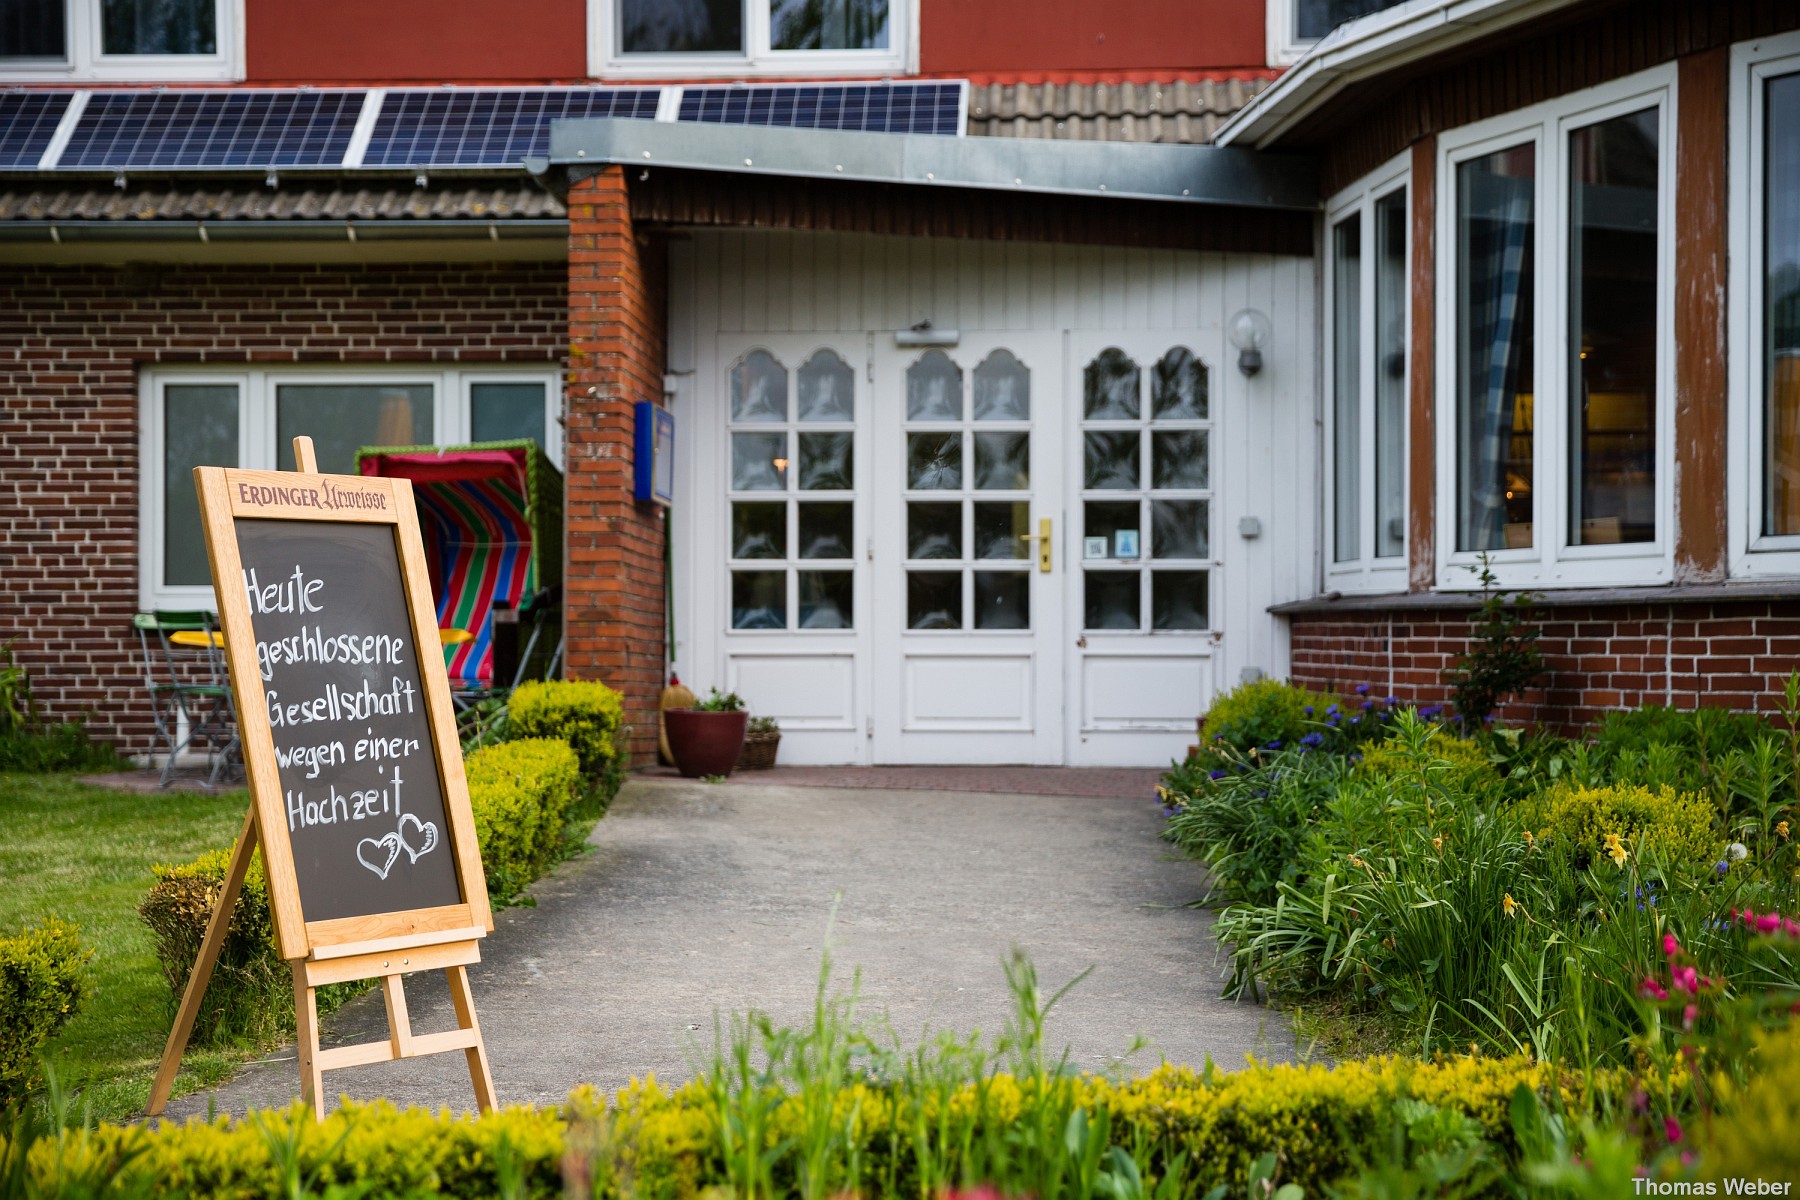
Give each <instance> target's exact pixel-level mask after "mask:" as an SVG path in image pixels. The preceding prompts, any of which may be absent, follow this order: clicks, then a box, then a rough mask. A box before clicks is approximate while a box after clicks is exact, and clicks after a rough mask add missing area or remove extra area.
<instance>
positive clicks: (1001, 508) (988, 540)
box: [975, 500, 1031, 558]
mask: <svg viewBox="0 0 1800 1200" xmlns="http://www.w3.org/2000/svg"><path fill="white" fill-rule="evenodd" d="M1030 532H1031V505H1029V504H1027V503H1026V502H1024V501H1023V500H1021V501H1017V502H1006V503H1001V504H995V503H992V502H989V503H985V504H977V505H975V557H976V558H1029V557H1031V543H1030V542H1028V541H1026V540H1025V536H1024V535H1025V534H1027V533H1030Z"/></svg>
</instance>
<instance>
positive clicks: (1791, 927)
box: [1781, 917, 1800, 937]
mask: <svg viewBox="0 0 1800 1200" xmlns="http://www.w3.org/2000/svg"><path fill="white" fill-rule="evenodd" d="M1781 932H1783V933H1785V934H1787V935H1788V936H1789V937H1800V921H1796V920H1794V918H1792V917H1789V918H1787V919H1786V920H1784V921H1783V922H1782V923H1781Z"/></svg>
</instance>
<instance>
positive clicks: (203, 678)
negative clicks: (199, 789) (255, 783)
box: [131, 611, 242, 787]
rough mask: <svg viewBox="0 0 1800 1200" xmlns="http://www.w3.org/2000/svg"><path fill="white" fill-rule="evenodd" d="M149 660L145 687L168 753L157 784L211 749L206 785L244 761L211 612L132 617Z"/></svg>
mask: <svg viewBox="0 0 1800 1200" xmlns="http://www.w3.org/2000/svg"><path fill="white" fill-rule="evenodd" d="M131 625H132V628H133V629H134V630H135V631H136V632H137V638H138V648H139V650H140V651H141V652H142V657H143V661H144V689H145V691H146V692H148V693H149V696H150V709H151V712H152V714H153V715H154V716H155V718H156V736H157V741H158V743H159V744H160V745H161V747H162V748H163V749H164V751H165V752H166V755H167V757H166V758H165V760H164V763H163V770H162V778H161V779H160V780H159V781H158V786H160V787H168V786H169V782H170V781H171V780H172V779H173V778H174V777H175V767H176V763H177V761H178V760H179V759H180V757H181V755H182V754H183V753H184V752H186V751H188V750H191V749H194V748H196V747H199V748H202V749H204V750H205V752H206V756H207V763H208V771H207V779H206V785H207V786H208V787H213V786H216V785H217V784H218V782H219V781H220V779H221V778H223V777H224V776H225V775H226V774H227V773H228V772H229V771H231V770H233V769H234V767H235V765H236V764H239V763H241V761H242V756H241V754H240V752H239V743H238V732H237V716H236V713H235V712H234V711H233V709H232V704H231V684H230V682H229V680H228V679H227V676H226V673H225V651H224V648H223V645H222V641H223V639H222V637H221V636H220V635H219V633H218V627H217V624H216V623H215V621H214V618H213V615H212V614H211V613H210V612H205V611H194V612H164V611H159V612H154V613H139V614H137V616H135V617H133V618H132V621H131Z"/></svg>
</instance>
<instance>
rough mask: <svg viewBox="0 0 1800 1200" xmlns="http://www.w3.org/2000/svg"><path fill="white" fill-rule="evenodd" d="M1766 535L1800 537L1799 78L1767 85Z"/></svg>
mask: <svg viewBox="0 0 1800 1200" xmlns="http://www.w3.org/2000/svg"><path fill="white" fill-rule="evenodd" d="M1764 87H1765V91H1764V92H1763V98H1764V100H1765V101H1766V104H1767V108H1766V110H1765V111H1766V118H1765V119H1766V121H1767V125H1768V128H1767V131H1766V132H1765V135H1764V138H1765V140H1764V147H1763V153H1764V154H1765V156H1766V157H1767V160H1768V161H1767V166H1766V172H1765V178H1764V181H1763V197H1762V199H1763V256H1764V261H1763V262H1762V263H1761V264H1760V266H1761V269H1762V271H1763V311H1762V314H1761V315H1762V338H1763V344H1762V353H1763V361H1762V369H1763V389H1764V395H1765V400H1764V405H1765V407H1764V409H1763V445H1762V448H1761V455H1762V467H1763V488H1762V491H1763V496H1762V510H1763V517H1762V531H1763V533H1765V534H1767V535H1769V536H1771V537H1782V536H1787V535H1791V534H1800V74H1794V75H1783V76H1780V77H1779V78H1776V79H1771V80H1769V81H1768V83H1767V84H1765V85H1764Z"/></svg>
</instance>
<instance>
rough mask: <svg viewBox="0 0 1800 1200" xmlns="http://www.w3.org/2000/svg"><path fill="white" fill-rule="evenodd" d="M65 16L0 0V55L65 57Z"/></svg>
mask: <svg viewBox="0 0 1800 1200" xmlns="http://www.w3.org/2000/svg"><path fill="white" fill-rule="evenodd" d="M67 20H68V0H7V2H6V3H4V4H0V58H53V59H66V58H68V56H69V40H68V26H67V24H66V22H67ZM209 578H210V577H209Z"/></svg>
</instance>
